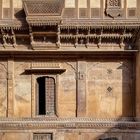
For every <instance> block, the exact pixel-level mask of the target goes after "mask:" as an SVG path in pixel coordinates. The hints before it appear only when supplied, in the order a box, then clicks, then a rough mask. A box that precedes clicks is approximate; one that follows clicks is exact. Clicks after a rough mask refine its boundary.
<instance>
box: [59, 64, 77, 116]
mask: <svg viewBox="0 0 140 140" xmlns="http://www.w3.org/2000/svg"><path fill="white" fill-rule="evenodd" d="M61 66H62V67H63V68H65V69H66V72H65V73H63V74H62V75H60V76H59V89H58V102H59V104H58V112H59V116H60V117H64V116H65V117H75V116H76V63H75V62H68V63H62V64H61Z"/></svg>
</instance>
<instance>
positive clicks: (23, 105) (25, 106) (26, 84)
mask: <svg viewBox="0 0 140 140" xmlns="http://www.w3.org/2000/svg"><path fill="white" fill-rule="evenodd" d="M29 64H30V63H28V62H15V73H14V74H15V82H14V95H15V96H14V101H15V102H14V110H15V113H14V116H15V117H30V116H31V76H30V75H27V74H25V69H27V68H29Z"/></svg>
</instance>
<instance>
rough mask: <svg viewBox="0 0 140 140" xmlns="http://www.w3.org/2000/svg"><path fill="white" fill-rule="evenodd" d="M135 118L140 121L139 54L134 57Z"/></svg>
mask: <svg viewBox="0 0 140 140" xmlns="http://www.w3.org/2000/svg"><path fill="white" fill-rule="evenodd" d="M136 118H137V119H138V120H140V52H138V53H137V55H136Z"/></svg>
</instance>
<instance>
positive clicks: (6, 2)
mask: <svg viewBox="0 0 140 140" xmlns="http://www.w3.org/2000/svg"><path fill="white" fill-rule="evenodd" d="M2 6H3V8H10V0H3V1H2Z"/></svg>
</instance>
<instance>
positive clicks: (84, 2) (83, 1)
mask: <svg viewBox="0 0 140 140" xmlns="http://www.w3.org/2000/svg"><path fill="white" fill-rule="evenodd" d="M78 7H79V8H87V0H79V1H78Z"/></svg>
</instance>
